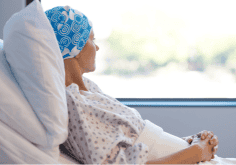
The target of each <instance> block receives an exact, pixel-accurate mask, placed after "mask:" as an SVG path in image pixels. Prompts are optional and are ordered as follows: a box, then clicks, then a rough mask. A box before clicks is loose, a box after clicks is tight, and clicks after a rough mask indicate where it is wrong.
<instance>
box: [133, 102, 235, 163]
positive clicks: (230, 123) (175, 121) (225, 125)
mask: <svg viewBox="0 0 236 165" xmlns="http://www.w3.org/2000/svg"><path fill="white" fill-rule="evenodd" d="M134 108H135V109H136V110H137V111H138V112H139V113H140V114H141V116H142V118H143V119H144V120H145V119H147V120H149V121H151V122H153V123H154V124H156V125H158V126H160V127H162V128H163V130H164V131H165V132H168V133H170V134H172V135H175V136H178V137H185V136H189V135H193V134H196V133H198V132H200V131H203V130H207V131H213V133H214V134H215V135H217V136H218V139H219V148H218V152H217V153H216V155H217V156H219V157H222V158H236V108H235V107H176V108H175V107H134Z"/></svg>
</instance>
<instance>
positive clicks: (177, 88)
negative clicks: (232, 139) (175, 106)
mask: <svg viewBox="0 0 236 165" xmlns="http://www.w3.org/2000/svg"><path fill="white" fill-rule="evenodd" d="M41 3H42V6H43V8H44V10H45V11H46V10H48V9H51V8H53V7H56V6H65V5H69V6H71V7H72V8H73V9H77V10H78V11H81V12H82V13H84V14H85V15H86V16H87V17H88V18H89V19H90V20H91V21H92V22H93V26H94V34H95V38H96V40H95V42H96V44H97V45H98V46H99V47H100V49H99V51H98V52H97V55H96V70H95V71H94V72H90V73H86V74H84V76H85V77H87V78H89V79H91V80H92V81H94V82H95V83H96V84H98V86H99V87H100V88H101V89H102V91H103V92H104V93H106V94H108V95H110V96H112V97H115V98H235V96H236V22H235V15H236V10H235V5H236V1H235V0H219V1H215V0H207V1H206V0H191V1H189V0H41Z"/></svg>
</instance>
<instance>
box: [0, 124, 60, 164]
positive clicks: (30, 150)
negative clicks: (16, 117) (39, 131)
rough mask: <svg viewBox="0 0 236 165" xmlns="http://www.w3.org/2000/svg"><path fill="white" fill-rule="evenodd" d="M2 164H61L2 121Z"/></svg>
mask: <svg viewBox="0 0 236 165" xmlns="http://www.w3.org/2000/svg"><path fill="white" fill-rule="evenodd" d="M0 164H59V163H58V162H57V161H56V160H55V159H53V158H52V157H50V156H49V155H47V154H46V153H44V152H43V151H41V150H39V149H38V148H37V147H36V146H35V145H34V144H32V143H30V142H29V141H28V140H26V139H25V138H24V137H23V136H21V135H20V134H18V133H17V132H15V131H14V130H13V129H11V128H10V127H9V126H7V125H6V124H5V123H3V122H2V121H0Z"/></svg>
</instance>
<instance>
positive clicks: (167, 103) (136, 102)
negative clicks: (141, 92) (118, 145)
mask: <svg viewBox="0 0 236 165" xmlns="http://www.w3.org/2000/svg"><path fill="white" fill-rule="evenodd" d="M117 100H118V101H120V102H121V103H122V104H124V105H126V106H129V107H236V99H235V98H194V99H192V98H175V99H171V98H161V99H158V98H157V99H156V98H117Z"/></svg>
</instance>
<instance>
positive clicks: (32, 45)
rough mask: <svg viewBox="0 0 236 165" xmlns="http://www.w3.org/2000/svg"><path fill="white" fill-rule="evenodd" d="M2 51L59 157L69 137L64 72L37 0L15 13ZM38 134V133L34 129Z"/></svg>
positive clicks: (44, 147)
mask: <svg viewBox="0 0 236 165" xmlns="http://www.w3.org/2000/svg"><path fill="white" fill-rule="evenodd" d="M3 40H4V45H3V50H4V51H5V53H6V59H7V61H8V63H9V64H10V68H11V70H12V73H13V75H14V77H15V78H16V81H17V82H18V83H19V86H20V88H21V89H22V91H23V93H24V95H25V97H26V99H27V100H28V102H29V104H30V105H31V107H32V109H33V111H34V112H35V114H36V115H37V117H38V119H39V120H40V122H41V123H42V124H43V126H44V128H45V130H46V134H47V145H46V146H38V147H39V148H40V149H41V150H43V151H45V152H48V151H50V153H49V152H48V153H49V154H51V151H52V150H53V151H55V152H54V154H51V156H53V157H55V158H56V159H58V158H59V147H58V146H59V144H61V143H63V142H64V141H65V140H66V138H67V135H68V130H67V129H68V128H67V126H68V111H67V103H66V92H65V70H64V63H63V59H62V55H61V52H60V48H59V45H58V43H57V39H56V36H55V34H54V31H53V29H52V27H51V24H50V23H49V20H48V19H47V17H46V15H45V13H44V11H43V8H42V6H41V4H40V2H39V1H38V0H34V1H33V2H32V3H31V4H30V5H28V6H27V7H26V8H24V9H23V10H21V11H20V12H18V13H16V14H14V15H13V16H12V17H11V18H10V19H9V20H8V21H7V23H6V25H5V26H4V30H3ZM35 131H36V130H35Z"/></svg>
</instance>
